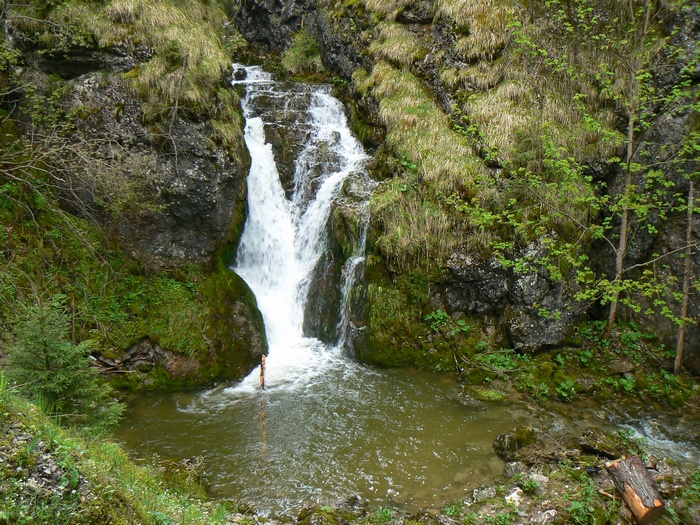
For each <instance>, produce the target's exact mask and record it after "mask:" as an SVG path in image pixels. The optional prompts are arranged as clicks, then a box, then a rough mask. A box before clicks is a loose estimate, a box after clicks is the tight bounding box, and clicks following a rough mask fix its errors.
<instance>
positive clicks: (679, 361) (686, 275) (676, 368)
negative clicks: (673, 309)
mask: <svg viewBox="0 0 700 525" xmlns="http://www.w3.org/2000/svg"><path fill="white" fill-rule="evenodd" d="M694 202H695V187H694V181H692V180H691V181H690V187H689V188H688V218H687V219H686V220H687V228H686V231H685V245H686V246H687V247H686V249H685V261H684V262H685V267H684V269H683V302H682V303H681V315H680V319H681V324H680V325H678V340H677V342H676V360H675V362H674V363H673V373H674V374H676V375H678V374H680V373H681V368H682V367H683V347H684V346H685V323H686V317H688V302H689V299H690V270H691V262H692V255H693V248H692V247H691V244H692V243H693V204H694Z"/></svg>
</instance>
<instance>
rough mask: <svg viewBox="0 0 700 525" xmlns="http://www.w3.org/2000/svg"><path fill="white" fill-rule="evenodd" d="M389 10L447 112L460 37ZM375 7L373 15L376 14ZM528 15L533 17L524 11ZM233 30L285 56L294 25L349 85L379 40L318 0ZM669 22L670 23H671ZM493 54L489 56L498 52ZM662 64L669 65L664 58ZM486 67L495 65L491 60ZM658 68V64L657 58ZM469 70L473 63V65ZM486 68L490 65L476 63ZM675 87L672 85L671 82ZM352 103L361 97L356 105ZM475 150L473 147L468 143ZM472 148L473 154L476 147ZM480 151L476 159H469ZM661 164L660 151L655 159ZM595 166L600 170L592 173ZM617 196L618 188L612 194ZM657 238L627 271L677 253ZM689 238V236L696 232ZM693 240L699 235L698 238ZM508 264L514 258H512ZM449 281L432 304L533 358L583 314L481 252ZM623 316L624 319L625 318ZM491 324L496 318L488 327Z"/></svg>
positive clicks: (615, 177)
mask: <svg viewBox="0 0 700 525" xmlns="http://www.w3.org/2000/svg"><path fill="white" fill-rule="evenodd" d="M395 7H396V9H398V10H397V11H392V12H391V13H390V14H386V15H385V16H386V18H387V19H388V20H392V21H393V22H396V23H398V24H401V25H402V26H403V27H404V28H405V29H406V30H408V31H409V32H410V33H412V34H413V35H417V36H420V37H421V38H424V40H423V42H428V45H429V49H427V54H426V55H425V57H424V58H422V59H418V60H415V61H413V62H412V63H411V64H410V65H409V66H408V67H409V69H410V70H411V72H412V73H413V74H414V75H416V76H417V77H419V78H420V79H421V81H422V82H423V84H424V85H425V86H426V87H427V88H428V89H429V90H430V92H431V93H432V94H433V95H434V97H435V99H436V100H438V101H439V102H440V104H441V105H442V107H443V108H444V110H445V112H446V113H451V112H452V111H453V110H452V108H451V106H452V104H453V103H454V102H455V101H456V100H458V99H459V97H460V96H462V95H461V94H460V93H459V92H457V91H455V88H451V87H449V86H448V85H447V84H446V83H445V81H444V78H443V77H442V76H441V74H440V73H441V71H444V70H445V69H446V68H448V67H457V68H460V67H464V66H465V65H470V64H471V65H473V63H474V62H473V61H472V62H470V63H469V64H467V63H466V62H465V59H464V57H462V56H459V54H458V53H457V52H456V51H455V42H456V41H457V40H458V39H459V38H460V37H461V36H462V33H460V31H462V29H460V28H457V27H453V25H452V24H450V23H449V20H447V19H445V18H444V17H440V16H439V15H438V16H436V11H435V4H434V3H433V2H429V1H428V2H415V3H411V4H407V5H404V6H403V7H401V6H400V4H396V6H395ZM378 9H380V8H378ZM531 16H532V13H531ZM683 17H684V18H683V20H681V21H679V22H678V25H679V28H680V30H679V31H678V33H677V34H675V36H674V45H677V46H679V47H682V48H685V49H691V48H692V45H693V44H692V43H693V42H695V41H697V34H698V29H697V28H698V20H697V15H695V14H693V15H688V16H686V15H683ZM234 20H235V22H236V23H237V25H238V27H239V28H240V29H241V31H242V32H243V34H244V35H246V36H248V37H249V38H250V39H251V42H253V44H255V45H258V46H260V47H261V48H262V49H264V50H266V51H270V50H278V51H282V50H284V49H285V48H286V47H287V46H288V45H289V42H290V37H291V35H292V33H293V32H295V31H298V30H300V29H301V28H302V27H303V28H304V29H305V30H306V31H307V32H308V33H309V34H311V35H313V36H314V37H315V38H316V39H317V40H318V42H319V46H320V49H321V53H322V59H323V63H324V66H325V67H326V68H327V69H328V70H329V71H330V74H331V75H339V76H340V77H341V78H346V79H349V78H350V77H351V76H352V74H353V73H354V72H355V71H356V70H358V68H360V67H364V68H365V69H367V70H371V68H372V66H373V60H372V56H371V55H372V54H371V53H370V52H368V50H369V46H370V44H371V43H372V41H373V39H375V38H376V37H377V31H376V24H377V21H376V20H373V19H372V18H371V14H370V13H369V12H368V11H367V10H366V9H365V7H364V6H362V5H359V6H352V7H348V8H344V9H341V10H340V12H339V11H338V9H337V8H333V7H332V6H328V5H326V4H325V3H324V2H323V1H321V0H307V1H302V2H291V1H284V0H274V1H271V0H246V1H245V2H243V3H241V4H240V5H239V7H238V8H237V10H236V12H235V17H234ZM669 23H672V22H671V20H670V19H669ZM499 52H500V51H498V50H496V51H495V53H496V55H494V56H497V54H498V53H499ZM666 58H667V57H666ZM492 59H493V57H492ZM660 59H661V60H664V59H665V57H664V56H660ZM474 60H476V61H477V62H478V61H479V60H480V59H478V58H477V59H474ZM484 67H486V68H488V67H489V65H488V64H486V62H484ZM677 72H678V71H676V72H669V74H668V75H666V77H668V78H665V79H663V80H662V81H663V82H672V81H673V80H674V78H675V77H674V78H671V77H672V76H674V75H675V76H677ZM501 80H502V75H501V76H498V75H497V76H495V77H494V78H492V79H491V80H490V82H491V83H492V84H493V86H496V85H498V84H499V82H501ZM676 80H677V79H676ZM356 98H358V99H360V97H356ZM355 109H359V111H360V112H361V113H362V118H363V119H367V120H370V121H372V122H373V123H374V124H379V123H380V122H379V119H378V113H377V107H376V101H374V102H373V101H372V100H371V97H361V99H360V103H359V104H358V105H357V106H355ZM689 119H690V115H688V114H682V113H674V114H669V115H668V116H664V117H663V118H661V119H659V121H658V122H657V123H656V124H655V126H654V128H653V130H651V132H650V133H651V134H652V135H654V136H653V137H652V136H650V137H649V142H651V143H657V142H658V143H660V144H677V143H679V141H680V140H681V139H682V137H683V134H684V133H685V131H686V130H687V129H688V125H689V124H690V125H692V122H691V121H690V120H689ZM476 146H478V144H477V145H476ZM477 150H478V147H477ZM477 153H478V152H477ZM658 153H659V154H660V155H661V156H662V157H663V155H664V153H663V152H661V151H659V152H658ZM487 157H488V156H486V157H484V161H485V163H486V165H487V166H488V167H489V168H492V169H493V168H498V167H499V166H498V165H497V163H496V164H494V163H493V161H492V160H489V159H488V158H487ZM596 166H598V168H596ZM590 167H591V169H592V170H593V171H594V172H595V171H601V173H602V172H603V171H606V174H605V175H604V176H603V175H601V177H602V178H605V179H606V182H607V183H608V186H609V188H611V191H612V192H615V191H619V183H620V180H621V174H620V173H617V174H615V173H611V172H610V168H609V167H606V165H605V164H604V163H597V162H591V164H590ZM672 176H673V177H675V180H676V183H677V189H678V192H679V193H683V191H684V189H687V182H685V179H684V174H683V173H682V172H679V173H676V174H673V175H672ZM616 188H617V189H616ZM648 220H649V221H651V222H658V217H649V218H648ZM661 229H662V230H663V233H662V232H661V231H660V232H659V233H657V234H653V235H651V234H643V233H642V232H641V230H637V232H636V235H637V236H636V238H635V239H634V240H633V243H632V245H631V246H630V250H629V254H628V262H629V265H634V264H636V263H638V262H640V261H643V260H648V259H649V255H650V254H651V253H664V252H669V251H673V250H677V249H678V248H679V247H681V246H683V245H684V244H685V241H684V237H683V232H684V224H683V220H682V218H681V217H680V216H679V217H678V220H671V221H669V222H666V223H665V225H664V226H663V227H662V228H661ZM695 231H697V228H695ZM696 238H697V234H696ZM514 255H515V256H516V257H517V255H518V254H514ZM590 256H591V260H593V261H594V263H595V264H596V266H597V268H598V269H599V270H601V271H607V273H608V274H610V268H611V264H613V262H614V254H613V253H612V251H611V250H610V249H609V246H607V245H606V246H603V247H602V248H601V246H599V245H594V246H593V247H592V248H591V254H590ZM699 257H700V254H698V252H697V251H696V253H695V255H694V259H693V274H697V269H698V268H700V259H699ZM681 267H682V260H681V259H680V258H678V257H675V258H674V259H673V260H672V261H670V269H663V270H660V271H663V272H667V273H668V277H667V278H666V281H667V282H671V281H672V280H673V277H674V276H675V278H676V279H678V278H679V277H680V275H681V274H682V270H681ZM447 270H448V271H447V276H446V278H445V280H444V282H440V283H437V284H438V286H437V288H439V291H438V295H439V296H440V297H436V298H435V300H436V301H437V302H439V303H442V304H443V305H445V306H446V307H447V308H449V309H450V310H451V311H453V312H465V313H467V314H468V315H471V316H475V317H477V318H481V319H482V320H487V321H488V322H487V324H490V325H493V324H494V323H496V324H498V327H497V328H498V331H499V332H500V333H501V334H503V336H504V337H505V340H506V342H508V343H511V344H512V345H513V346H514V347H515V348H518V349H521V350H525V351H537V350H540V349H543V348H550V347H556V346H558V345H561V344H563V343H564V341H565V340H566V337H567V335H568V334H569V332H570V330H571V328H572V327H573V325H574V324H575V323H576V322H577V321H578V320H580V319H581V318H582V316H583V315H585V311H586V308H585V307H583V305H580V304H577V303H576V301H575V300H574V298H573V297H574V291H573V290H570V289H569V288H568V287H567V286H565V285H564V284H562V283H559V282H552V281H551V280H549V279H547V278H546V277H545V276H544V275H539V274H532V275H524V276H516V275H514V273H513V272H510V271H506V270H505V269H503V268H500V267H499V265H498V264H497V263H496V262H494V261H491V260H484V259H483V256H482V254H479V253H463V252H458V253H455V254H454V255H453V256H452V257H451V258H449V261H448V263H447ZM628 313H629V312H628ZM698 315H699V312H698V311H697V308H696V307H695V306H694V305H693V306H691V313H690V316H691V317H692V318H697V316H698ZM494 319H498V320H497V321H494ZM637 321H638V323H640V324H644V325H650V324H652V325H653V326H655V327H659V333H660V336H661V341H662V342H663V343H664V344H666V346H673V345H674V344H675V325H674V324H673V323H672V322H670V321H668V320H667V319H665V318H660V317H659V318H654V319H649V318H648V317H645V316H641V317H639V319H637ZM695 329H696V326H695V324H692V326H691V327H690V333H688V334H687V336H686V341H687V342H686V348H687V350H686V360H685V364H686V366H687V367H688V368H689V369H690V370H693V371H694V372H700V363H699V362H698V357H697V356H698V355H700V347H699V346H698V344H697V341H698V340H700V339H698V337H697V336H696V334H695V331H694V330H695Z"/></svg>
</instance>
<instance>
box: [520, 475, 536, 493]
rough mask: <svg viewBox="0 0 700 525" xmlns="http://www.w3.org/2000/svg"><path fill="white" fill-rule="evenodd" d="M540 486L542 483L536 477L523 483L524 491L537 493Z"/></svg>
mask: <svg viewBox="0 0 700 525" xmlns="http://www.w3.org/2000/svg"><path fill="white" fill-rule="evenodd" d="M539 488H540V483H539V482H538V481H535V480H534V479H526V480H525V482H524V483H523V491H524V492H527V493H528V494H535V493H536V492H537V491H538V490H539Z"/></svg>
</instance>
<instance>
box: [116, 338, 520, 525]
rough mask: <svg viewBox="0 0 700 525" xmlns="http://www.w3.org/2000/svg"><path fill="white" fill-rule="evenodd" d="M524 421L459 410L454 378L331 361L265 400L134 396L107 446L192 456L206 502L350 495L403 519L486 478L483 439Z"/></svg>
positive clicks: (492, 466) (323, 500) (489, 453)
mask: <svg viewBox="0 0 700 525" xmlns="http://www.w3.org/2000/svg"><path fill="white" fill-rule="evenodd" d="M320 351H321V350H319V352H320ZM528 421H529V416H528V412H527V411H526V410H524V409H523V408H520V407H515V406H510V405H508V404H498V405H493V404H486V403H480V402H468V401H465V399H464V397H462V396H460V395H459V393H458V386H457V383H456V381H455V379H454V377H453V376H449V375H431V374H427V373H421V372H417V371H408V370H374V369H369V368H366V367H363V366H361V365H358V364H356V363H354V362H353V361H351V360H349V359H346V358H336V359H334V360H333V361H331V364H330V365H328V366H326V367H325V370H323V372H322V373H320V374H318V375H317V376H316V377H305V378H304V379H303V380H299V378H297V380H296V381H292V382H288V383H281V384H278V385H277V386H275V387H273V388H271V389H269V390H266V391H264V392H261V391H260V390H259V389H258V390H256V389H255V388H252V387H251V386H250V384H248V385H242V386H238V387H229V388H227V387H219V388H216V389H213V390H209V391H205V392H201V393H196V394H170V395H158V396H143V397H138V398H136V399H134V400H133V403H132V404H131V406H130V409H129V411H128V413H127V415H126V419H125V420H124V422H123V424H122V425H121V427H120V429H119V431H118V433H117V438H118V439H120V440H121V441H123V442H124V443H125V444H126V445H127V447H128V448H129V449H132V450H135V451H137V452H140V453H144V454H145V453H151V454H152V453H157V454H159V455H160V456H161V457H162V458H164V459H173V460H177V459H181V458H184V457H192V456H203V457H204V459H205V464H206V471H207V481H208V483H209V484H210V487H211V490H212V492H213V495H215V496H218V497H224V498H231V499H233V500H236V501H239V502H242V503H246V504H249V505H252V506H253V507H255V508H256V509H260V510H263V511H266V512H272V513H277V512H280V511H290V510H295V509H298V508H300V507H301V506H303V505H304V504H308V503H318V504H327V503H332V502H335V501H337V500H339V499H343V498H344V497H347V496H351V495H360V496H361V497H363V498H365V499H367V500H368V501H369V502H370V503H372V504H373V505H375V506H387V505H394V506H402V507H405V508H409V509H411V508H418V507H428V506H437V505H442V504H444V503H447V502H450V501H454V500H456V499H458V498H463V497H465V496H466V495H468V493H469V491H471V490H472V489H473V488H475V487H477V486H479V485H480V484H482V483H484V482H486V481H490V480H492V479H494V478H495V477H496V476H497V475H499V474H500V473H501V471H502V469H503V463H502V461H501V460H500V459H499V458H498V457H497V456H496V455H495V454H494V453H493V450H492V443H493V440H494V438H495V437H496V436H497V435H498V434H500V433H502V432H506V431H508V430H510V429H512V428H513V427H514V426H516V425H518V424H527V423H528Z"/></svg>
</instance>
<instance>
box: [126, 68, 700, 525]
mask: <svg viewBox="0 0 700 525" xmlns="http://www.w3.org/2000/svg"><path fill="white" fill-rule="evenodd" d="M235 78H237V79H238V80H234V84H238V85H241V86H244V87H245V89H246V95H245V97H244V99H243V100H242V106H243V109H244V115H245V117H246V130H245V140H246V144H247V146H248V149H249V151H250V152H251V158H252V166H251V170H250V174H249V176H248V185H249V195H248V204H249V215H248V218H247V221H246V226H245V230H244V233H243V236H242V238H241V242H240V246H239V250H238V255H237V259H236V261H235V265H234V269H235V271H236V272H237V273H238V274H239V275H241V277H243V278H244V279H245V280H246V282H247V283H248V284H249V286H250V287H251V289H252V290H253V292H254V293H255V296H256V298H257V301H258V306H259V308H260V311H261V313H262V315H263V318H264V320H265V325H266V332H267V337H268V342H269V356H268V358H267V360H266V369H265V385H266V388H265V390H262V389H261V388H260V379H259V377H260V370H259V369H256V370H254V371H253V372H252V373H251V374H250V375H249V376H248V377H247V378H246V379H244V380H243V381H242V382H241V383H240V384H237V385H221V386H219V387H217V388H214V389H211V390H208V391H205V392H198V393H177V394H168V395H150V396H139V397H137V398H135V399H134V400H133V401H132V403H131V405H130V407H129V410H128V413H127V415H126V417H125V419H124V421H123V423H122V425H121V427H120V428H119V430H118V432H117V438H118V439H119V440H120V441H122V442H124V443H125V444H126V446H127V448H130V449H132V450H136V451H137V452H138V453H140V454H153V453H156V454H158V455H159V456H160V457H162V458H164V459H172V460H178V459H181V458H184V457H194V456H202V457H203V458H204V460H205V465H206V471H207V476H206V477H207V482H208V484H209V486H210V489H211V491H212V493H213V495H214V496H216V497H222V498H228V499H231V500H234V501H237V502H241V503H245V504H247V505H251V506H252V507H254V508H256V509H258V510H261V511H263V512H269V513H272V514H277V513H284V512H291V511H295V510H299V509H300V508H301V507H303V506H305V505H308V504H312V503H313V504H320V505H324V504H330V503H333V502H336V501H338V500H340V499H343V498H346V497H349V496H353V495H359V496H361V497H362V498H365V499H366V500H368V501H369V502H370V503H371V504H372V505H373V506H374V507H387V506H401V507H403V508H406V509H418V508H421V507H435V506H441V505H444V504H447V503H450V502H453V501H455V500H458V499H461V498H464V497H465V496H467V495H468V494H469V493H470V491H471V490H473V489H474V488H476V487H478V486H480V485H481V484H483V483H487V482H492V481H493V480H494V479H495V478H496V477H497V476H498V475H499V474H500V473H501V472H502V470H503V462H502V461H501V460H500V459H499V458H498V457H497V456H496V455H495V454H494V452H493V449H492V443H493V440H494V438H495V437H496V436H497V435H498V434H500V433H503V432H507V431H509V430H511V429H512V428H513V427H514V426H516V425H525V424H527V425H544V427H545V428H547V429H550V430H551V429H554V430H553V431H555V430H556V429H557V428H561V429H564V428H567V427H576V426H582V425H584V424H587V423H589V422H588V421H587V420H586V418H585V417H579V416H578V415H572V416H567V415H563V416H562V415H555V416H553V415H552V414H553V412H552V410H553V409H550V408H543V407H529V406H527V405H525V404H523V403H518V402H515V401H513V402H506V403H499V404H492V403H491V404H489V403H483V402H477V401H469V400H468V398H466V397H465V396H463V395H461V393H460V391H459V386H458V383H457V381H456V380H455V377H454V376H453V375H450V374H443V375H437V374H427V373H424V372H419V371H412V370H403V369H402V370H377V369H372V368H369V367H365V366H363V365H360V364H358V363H356V362H355V361H354V360H353V359H352V358H351V357H349V355H350V352H349V351H348V348H347V347H348V344H347V340H348V337H347V335H348V333H349V331H351V330H355V329H357V328H356V327H353V326H352V323H351V322H350V319H351V317H352V316H350V315H349V314H348V308H349V305H350V301H349V300H348V297H349V294H350V291H351V290H352V287H353V285H354V283H355V279H356V278H357V276H358V275H360V274H361V270H362V264H363V261H364V251H365V246H364V242H365V233H366V222H367V217H366V216H367V209H366V208H367V203H368V200H369V196H370V195H371V191H372V189H373V188H374V185H375V183H373V182H372V181H371V180H370V179H369V177H368V175H367V173H366V170H365V167H364V164H365V162H366V161H367V160H368V157H367V155H366V154H365V153H364V151H363V149H362V147H361V145H360V143H359V142H358V141H357V140H356V139H355V138H354V137H353V136H352V134H351V132H350V129H349V127H348V124H347V121H346V118H345V115H344V112H343V107H342V105H341V104H340V102H339V101H338V100H336V99H335V98H333V97H332V96H331V90H330V88H329V87H328V86H324V85H320V86H308V85H302V84H292V83H280V82H275V81H274V80H273V79H272V77H271V76H270V75H269V74H268V73H266V72H264V71H263V70H261V69H260V68H258V67H255V66H251V67H243V66H236V75H235ZM280 123H283V124H280ZM280 125H283V126H287V127H288V128H291V129H293V133H292V134H291V135H292V136H293V138H294V139H295V142H293V143H291V142H290V144H288V145H287V150H286V152H285V154H286V153H289V152H293V153H294V162H293V166H294V169H293V179H292V180H290V181H288V183H287V184H285V183H284V182H283V179H285V176H286V177H287V178H289V176H290V175H292V174H291V173H286V174H285V173H281V171H284V170H283V169H282V167H281V165H280V164H279V163H278V160H277V159H276V158H275V152H274V151H273V146H272V145H271V144H270V143H269V142H268V135H267V134H269V133H275V132H276V131H275V129H276V127H277V128H279V126H280ZM277 131H279V130H277ZM277 153H278V154H282V153H280V152H277ZM286 171H287V172H290V170H289V169H287V170H286ZM348 185H351V186H354V187H355V188H360V189H357V190H356V191H355V194H356V195H364V196H365V197H364V199H357V198H356V199H354V201H353V203H352V205H353V206H354V207H355V208H356V212H357V215H358V216H359V217H363V218H364V221H365V225H364V226H363V227H362V228H360V229H361V233H360V235H359V236H358V239H357V242H356V246H354V254H353V255H352V256H351V257H349V258H348V260H346V261H343V262H342V264H343V268H342V271H341V272H340V276H341V278H340V282H338V283H330V285H331V286H332V287H334V288H335V289H336V291H337V294H336V295H337V297H338V298H339V301H338V302H339V303H340V307H339V312H338V315H337V325H336V326H335V329H334V330H333V332H334V333H333V335H332V337H330V338H327V339H329V340H321V339H319V338H317V337H314V335H313V333H312V332H313V330H310V329H309V328H308V327H309V326H310V325H313V323H309V322H308V319H307V317H308V315H309V312H310V311H313V310H314V309H313V308H310V306H313V303H314V301H317V300H318V296H317V295H316V294H317V290H318V289H319V288H318V286H316V285H315V284H318V280H319V275H324V274H323V268H322V265H323V264H324V261H327V259H328V257H327V254H328V253H329V250H330V239H329V226H328V224H329V217H330V215H331V212H332V209H333V206H334V205H335V204H336V203H337V202H338V201H339V199H346V198H347V195H346V194H345V193H344V190H343V188H347V187H348ZM363 228H364V229H363ZM328 284H329V283H326V285H328ZM611 413H616V412H615V411H614V410H608V411H606V412H605V413H604V414H602V415H601V414H596V411H595V410H591V411H590V414H592V416H591V418H592V419H593V420H594V421H593V422H594V423H595V422H596V421H597V422H598V423H601V424H602V422H604V421H608V422H610V419H611V418H610V417H609V414H611ZM618 413H619V411H618ZM619 419H620V421H618V422H615V421H612V423H617V424H619V423H620V422H622V421H625V415H624V414H622V415H620V416H619ZM628 419H629V418H628ZM648 421H649V418H646V417H642V416H640V417H639V418H638V419H637V420H635V423H634V425H633V427H631V428H632V430H633V431H635V432H640V433H644V432H645V430H644V428H645V424H646V423H648ZM651 426H652V427H653V428H654V429H656V430H659V429H658V428H656V427H654V425H651ZM652 439H654V440H655V441H659V442H664V440H666V441H669V445H668V448H671V447H672V446H677V444H676V443H675V442H673V441H670V440H668V437H667V435H666V434H664V433H663V432H661V433H660V434H659V435H658V436H655V437H652ZM679 439H682V440H684V443H685V444H683V445H681V446H679V447H678V448H679V449H678V450H676V451H675V452H673V453H674V454H675V455H676V456H677V457H681V458H685V459H686V460H687V461H688V462H691V463H692V462H696V463H697V461H698V460H700V454H699V453H698V445H699V444H698V443H697V442H694V443H693V442H692V441H693V439H694V438H693V436H692V435H683V436H680V437H679ZM688 442H691V443H690V445H688Z"/></svg>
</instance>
